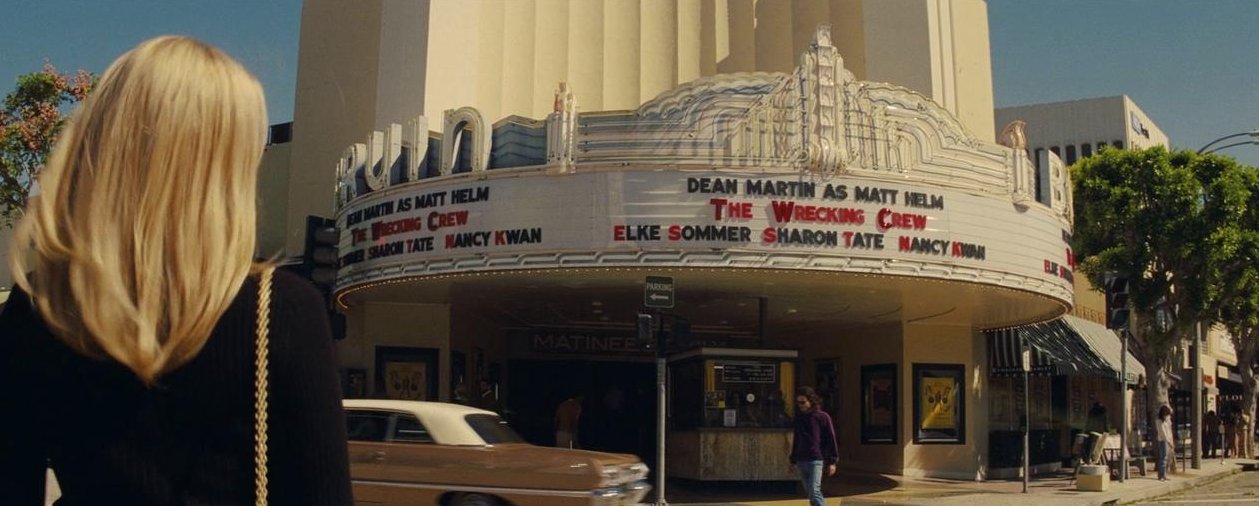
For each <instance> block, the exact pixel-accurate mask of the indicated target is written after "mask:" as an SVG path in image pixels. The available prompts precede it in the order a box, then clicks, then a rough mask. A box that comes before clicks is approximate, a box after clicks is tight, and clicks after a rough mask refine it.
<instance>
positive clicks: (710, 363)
mask: <svg viewBox="0 0 1259 506" xmlns="http://www.w3.org/2000/svg"><path fill="white" fill-rule="evenodd" d="M796 360H797V352H796V351H794V350H763V349H740V348H698V349H695V350H691V351H688V352H685V353H680V354H677V355H675V356H672V357H670V359H669V385H670V387H669V388H670V395H669V417H670V421H671V423H670V428H669V432H668V438H667V442H666V452H667V458H668V464H667V466H666V467H667V473H668V475H669V476H671V477H676V478H686V479H692V480H707V481H725V480H731V481H736V480H737V481H776V480H795V479H797V478H798V477H797V476H796V475H795V474H793V473H792V472H791V471H790V468H789V464H790V462H789V460H788V457H789V455H790V454H791V437H792V419H793V417H794V416H795V403H794V402H793V401H794V400H795V384H796Z"/></svg>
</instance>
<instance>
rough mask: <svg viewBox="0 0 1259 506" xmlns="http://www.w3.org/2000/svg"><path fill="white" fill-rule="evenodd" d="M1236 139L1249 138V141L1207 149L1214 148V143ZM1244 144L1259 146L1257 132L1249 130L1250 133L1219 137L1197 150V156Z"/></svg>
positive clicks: (1258, 133)
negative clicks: (1212, 147)
mask: <svg viewBox="0 0 1259 506" xmlns="http://www.w3.org/2000/svg"><path fill="white" fill-rule="evenodd" d="M1238 137H1250V139H1248V140H1244V141H1238V142H1234V143H1231V144H1225V145H1223V146H1220V147H1218V148H1214V149H1208V148H1210V147H1211V146H1214V145H1215V144H1216V143H1218V142H1221V141H1226V140H1229V139H1236V138H1238ZM1246 144H1259V130H1251V131H1249V132H1238V133H1235V134H1232V135H1225V136H1224V137H1220V138H1219V139H1216V140H1213V141H1211V142H1208V143H1207V145H1205V146H1202V147H1201V148H1200V149H1198V154H1199V155H1205V154H1209V153H1214V152H1216V151H1220V150H1224V149H1228V148H1231V147H1236V146H1243V145H1246Z"/></svg>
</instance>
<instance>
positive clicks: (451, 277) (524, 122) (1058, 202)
mask: <svg viewBox="0 0 1259 506" xmlns="http://www.w3.org/2000/svg"><path fill="white" fill-rule="evenodd" d="M801 61H802V66H801V67H800V68H798V69H796V70H795V71H794V72H792V73H789V74H774V73H760V74H735V75H723V76H714V77H709V78H704V79H700V80H697V81H694V82H691V83H688V84H685V85H683V86H681V87H679V88H677V89H675V90H673V91H670V92H667V93H664V94H662V95H661V96H659V97H657V98H655V99H653V100H651V101H649V102H647V103H645V104H643V105H642V106H641V107H639V108H638V109H637V110H633V111H605V112H590V113H581V114H578V113H577V112H576V105H575V104H574V103H573V100H572V95H571V93H568V92H567V90H566V89H565V88H564V87H563V86H561V87H560V91H559V92H558V93H557V94H556V100H555V112H554V113H552V114H551V115H550V116H548V117H547V118H546V119H544V120H536V121H535V120H529V119H523V118H517V117H512V118H508V119H505V120H502V121H499V122H498V123H496V124H494V125H490V124H489V123H488V122H487V121H486V120H485V118H482V117H480V115H479V113H478V112H477V111H476V110H475V109H473V108H462V109H458V110H454V111H448V112H447V113H446V115H445V117H444V119H445V132H443V133H441V134H430V135H426V136H421V135H419V134H418V133H417V132H415V131H414V130H413V129H412V128H413V127H412V128H408V129H404V128H402V127H397V126H395V127H392V128H390V129H388V130H387V131H386V132H383V133H382V132H376V133H372V134H371V135H369V136H368V142H367V143H365V144H360V145H356V146H352V147H350V148H349V149H348V150H347V151H346V156H345V157H344V158H343V160H342V161H341V165H340V173H341V175H342V177H341V180H340V183H339V185H338V192H337V194H338V206H339V207H338V214H337V217H336V219H337V224H338V227H339V228H340V229H341V230H342V239H341V244H340V255H341V264H342V266H341V270H340V272H339V274H338V280H337V294H336V300H337V303H338V305H339V308H340V309H341V310H342V311H343V312H344V313H346V315H347V324H348V330H347V335H348V337H347V339H345V340H344V341H342V342H341V343H340V344H339V347H340V349H339V352H340V357H341V359H342V361H343V363H344V364H345V365H346V367H347V369H348V373H353V374H355V375H358V376H360V377H363V378H371V379H372V381H366V382H365V388H364V389H363V391H362V395H366V396H391V397H399V398H415V399H428V400H442V401H458V402H467V403H473V404H479V405H484V406H489V407H493V408H495V409H498V410H500V411H503V412H504V413H505V414H506V415H507V417H508V419H510V420H512V421H513V422H514V423H516V424H517V425H518V426H519V427H520V428H521V431H522V432H523V433H525V434H526V436H528V437H529V438H530V440H531V441H533V442H535V443H538V444H551V442H552V441H553V440H554V438H553V430H552V429H553V427H552V426H551V425H550V423H551V421H552V420H553V415H554V413H555V409H556V406H557V405H558V404H559V403H560V402H562V401H564V400H566V399H569V398H574V399H578V400H579V401H580V402H581V403H582V406H583V408H584V410H583V416H582V423H581V427H582V428H581V434H580V436H579V441H580V442H581V443H582V445H583V446H586V447H589V448H595V449H610V450H616V451H629V452H633V453H638V454H639V455H640V456H644V457H651V456H650V455H649V454H648V452H651V451H653V450H651V449H650V446H651V444H650V442H652V441H654V438H655V432H654V429H653V428H651V427H653V426H652V425H651V423H650V420H654V417H655V415H656V413H655V408H654V406H651V403H650V402H647V401H646V399H650V393H651V392H654V391H655V372H654V368H653V367H652V361H653V359H654V354H655V353H656V351H657V350H656V349H654V348H652V346H653V345H654V343H652V342H644V341H643V340H641V339H639V337H638V334H637V332H636V328H635V321H636V314H638V313H640V312H643V311H647V309H646V307H645V306H649V305H652V304H649V303H648V301H647V300H646V299H645V296H646V294H647V291H646V290H645V288H647V283H646V278H647V277H648V276H663V277H669V278H671V279H672V281H673V287H674V290H675V292H674V299H673V307H671V308H666V309H661V310H652V312H653V314H655V315H656V316H657V318H656V320H655V321H656V322H657V323H658V324H659V325H660V327H659V328H658V330H659V331H661V332H664V333H665V334H667V335H668V336H669V339H668V340H667V342H666V347H667V349H666V350H665V352H666V353H667V354H668V355H669V356H670V359H669V360H670V362H669V363H670V374H669V385H670V386H669V391H670V392H671V396H670V402H669V404H668V408H667V412H666V414H667V416H668V420H669V424H668V426H669V431H670V432H669V433H668V436H669V437H668V438H669V440H670V442H669V446H668V447H667V451H668V461H667V473H668V474H669V475H670V476H677V477H685V478H691V479H711V480H768V479H773V480H779V479H792V477H791V476H787V475H786V474H784V473H778V474H775V473H770V474H766V475H758V474H756V473H757V471H756V469H757V468H758V467H759V466H761V465H762V464H760V463H757V462H754V461H752V460H749V459H748V456H749V455H766V456H769V455H775V456H778V458H781V457H782V456H784V455H785V454H784V452H783V451H782V450H783V448H784V447H783V445H784V444H786V443H787V441H788V436H789V434H790V431H789V429H788V427H787V426H786V425H785V421H786V420H788V419H789V418H790V416H791V415H792V414H793V412H792V410H793V409H794V408H793V406H791V403H790V402H785V399H791V398H792V396H793V393H794V392H793V389H794V388H795V387H796V386H799V385H814V386H816V387H817V388H818V389H819V391H820V392H822V393H823V395H824V397H825V398H826V403H825V404H826V405H825V409H827V410H828V411H830V412H831V413H833V415H834V417H835V419H836V425H837V430H838V432H839V434H838V436H839V439H840V453H841V461H842V464H841V468H842V469H865V470H870V471H879V472H890V473H896V474H905V475H915V476H942V477H951V478H962V479H983V478H985V477H986V476H987V473H988V470H989V467H990V463H989V448H988V446H989V440H988V437H987V434H988V432H989V424H990V419H991V418H992V417H991V416H990V413H989V410H990V409H992V408H990V405H989V403H988V401H987V394H988V391H989V390H990V389H991V382H992V381H993V380H992V379H991V378H990V374H989V368H990V364H989V359H988V353H989V346H990V344H989V341H988V339H987V338H986V336H985V334H984V332H983V331H984V330H986V329H996V328H1008V327H1014V326H1023V325H1028V324H1033V323H1038V322H1044V321H1048V320H1051V319H1053V318H1056V317H1058V316H1060V315H1062V314H1063V313H1065V312H1066V311H1067V310H1068V309H1069V308H1070V306H1071V304H1072V284H1071V277H1072V270H1071V268H1072V266H1071V256H1070V249H1069V248H1070V246H1069V239H1070V228H1071V225H1070V207H1071V206H1070V184H1069V181H1067V179H1066V173H1065V168H1064V167H1063V166H1062V165H1061V164H1060V163H1057V160H1056V159H1054V160H1053V161H1054V162H1055V165H1053V167H1052V169H1053V170H1051V171H1049V172H1048V173H1047V176H1048V177H1046V178H1041V180H1040V187H1039V188H1038V187H1037V182H1036V181H1037V178H1035V177H1034V172H1033V171H1034V169H1033V167H1032V165H1031V162H1030V160H1029V159H1028V157H1027V153H1026V152H1025V150H1023V149H1021V148H1022V145H1021V144H1020V136H1019V134H1018V132H1017V130H1012V131H1011V133H1010V135H1009V136H1008V139H1007V143H1008V144H1009V145H1010V146H1014V148H1011V147H1008V146H1003V145H995V144H988V143H985V142H982V141H979V140H976V139H974V138H972V137H970V136H969V135H968V134H967V133H966V131H965V129H964V128H962V126H961V124H960V123H959V122H957V120H956V119H955V118H953V117H952V116H950V114H949V113H948V112H947V111H945V110H943V109H941V108H940V107H938V106H937V105H935V104H934V103H932V102H930V101H929V100H927V99H926V98H924V97H922V96H920V95H917V94H915V93H912V92H909V91H907V90H904V89H902V88H898V87H895V86H892V85H886V84H881V83H868V82H860V81H855V80H853V79H852V75H851V74H850V73H849V72H847V71H846V70H844V69H843V64H842V63H843V62H842V59H841V58H840V57H839V55H838V54H836V53H835V51H834V48H833V47H831V46H830V44H829V33H827V32H825V31H820V32H819V34H818V38H817V40H815V44H814V47H813V49H811V50H810V51H808V52H806V53H805V54H804V55H802V59H801ZM414 124H420V125H422V124H425V123H424V121H416V122H414ZM348 373H347V374H348ZM780 403H782V404H780ZM766 458H768V457H766ZM740 459H742V460H740ZM648 461H649V462H654V459H652V458H648ZM760 462H764V460H761V461H760ZM722 466H725V467H722ZM780 467H782V468H783V469H785V468H786V466H780Z"/></svg>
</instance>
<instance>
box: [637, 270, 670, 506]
mask: <svg viewBox="0 0 1259 506" xmlns="http://www.w3.org/2000/svg"><path fill="white" fill-rule="evenodd" d="M673 301H674V297H673V278H670V277H665V276H647V284H646V285H644V286H643V305H644V306H647V307H649V308H655V309H670V308H672V307H673ZM638 318H639V326H638V328H639V333H640V334H642V332H643V330H644V329H646V332H648V335H646V336H643V335H640V336H639V337H640V338H644V340H647V341H648V342H649V341H650V338H651V335H650V332H651V316H650V315H639V316H638ZM644 318H645V319H646V325H644V324H643V320H644ZM657 318H658V319H659V320H660V321H658V322H657V324H658V325H659V326H660V327H661V330H660V331H658V333H657V336H656V337H657V339H656V504H657V505H659V506H664V505H667V504H669V502H668V501H666V500H665V495H664V476H665V470H664V446H665V425H666V423H665V418H666V413H665V409H666V402H665V379H666V376H667V375H668V364H666V363H665V340H664V334H663V329H664V320H663V318H660V315H659V312H658V311H657Z"/></svg>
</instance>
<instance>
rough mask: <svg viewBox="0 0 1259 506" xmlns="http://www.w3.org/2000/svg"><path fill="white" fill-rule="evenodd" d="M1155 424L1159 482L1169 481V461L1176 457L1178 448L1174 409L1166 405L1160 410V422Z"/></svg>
mask: <svg viewBox="0 0 1259 506" xmlns="http://www.w3.org/2000/svg"><path fill="white" fill-rule="evenodd" d="M1154 424H1155V427H1154V430H1155V434H1156V436H1157V442H1158V465H1157V466H1156V467H1157V469H1158V481H1167V460H1168V458H1169V456H1172V455H1175V448H1176V447H1175V444H1176V443H1175V441H1176V436H1175V435H1174V434H1173V433H1172V408H1169V407H1167V406H1166V405H1164V406H1163V407H1160V408H1158V421H1156V422H1154ZM1173 464H1174V463H1173Z"/></svg>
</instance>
